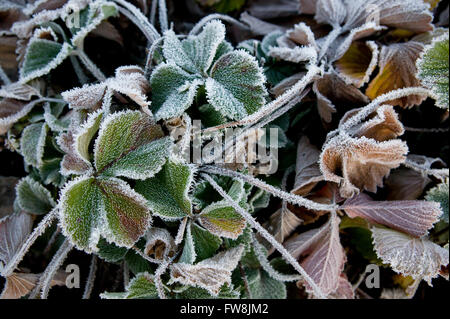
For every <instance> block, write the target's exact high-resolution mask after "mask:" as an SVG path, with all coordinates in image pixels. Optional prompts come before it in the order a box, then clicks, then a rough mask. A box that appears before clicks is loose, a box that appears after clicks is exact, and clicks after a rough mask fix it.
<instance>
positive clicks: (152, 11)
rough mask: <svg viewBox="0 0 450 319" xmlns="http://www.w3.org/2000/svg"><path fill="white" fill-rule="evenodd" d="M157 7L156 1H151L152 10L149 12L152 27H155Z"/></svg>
mask: <svg viewBox="0 0 450 319" xmlns="http://www.w3.org/2000/svg"><path fill="white" fill-rule="evenodd" d="M157 7H158V1H157V0H152V8H151V11H150V23H151V24H152V25H155V19H156V9H157Z"/></svg>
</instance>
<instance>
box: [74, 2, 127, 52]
mask: <svg viewBox="0 0 450 319" xmlns="http://www.w3.org/2000/svg"><path fill="white" fill-rule="evenodd" d="M118 12H119V10H118V8H117V6H116V5H115V3H114V2H109V1H103V0H100V1H93V2H90V3H89V5H88V7H86V8H83V9H82V10H79V11H78V12H76V13H72V14H79V16H80V18H79V19H80V22H81V23H80V26H79V27H70V31H71V32H72V38H71V39H70V41H71V43H72V44H74V45H75V46H77V47H82V46H83V40H84V38H85V37H86V36H87V35H88V34H89V33H90V32H92V31H93V30H94V29H95V28H96V27H97V26H98V25H100V24H101V22H102V21H104V20H106V19H108V18H109V17H111V16H116V15H118ZM66 19H67V18H66ZM70 19H71V17H70V16H69V17H68V19H67V21H66V24H68V22H69V21H70ZM70 22H72V21H70ZM71 24H73V23H70V24H68V27H69V26H70V25H71Z"/></svg>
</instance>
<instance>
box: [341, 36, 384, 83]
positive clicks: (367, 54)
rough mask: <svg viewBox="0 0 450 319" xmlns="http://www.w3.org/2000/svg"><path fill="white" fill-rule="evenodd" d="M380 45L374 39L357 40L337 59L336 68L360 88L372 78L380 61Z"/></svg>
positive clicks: (346, 79) (349, 81) (344, 77)
mask: <svg viewBox="0 0 450 319" xmlns="http://www.w3.org/2000/svg"><path fill="white" fill-rule="evenodd" d="M378 51H379V50H378V46H377V45H376V44H375V42H373V41H367V42H362V41H355V42H353V43H352V44H351V45H350V47H349V48H348V50H347V52H345V54H344V55H343V56H342V57H341V58H340V59H339V60H337V61H336V70H337V71H338V72H339V75H340V76H341V77H342V78H343V79H344V80H345V81H346V83H348V84H353V85H354V86H356V87H357V88H360V87H361V86H363V85H364V84H366V83H367V82H369V80H370V76H371V74H372V72H373V71H374V70H375V67H376V66H377V63H378V54H379V52H378Z"/></svg>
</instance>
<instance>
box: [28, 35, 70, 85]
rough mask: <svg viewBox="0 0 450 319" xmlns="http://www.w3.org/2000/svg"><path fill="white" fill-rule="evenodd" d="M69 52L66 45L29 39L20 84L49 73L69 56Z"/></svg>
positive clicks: (68, 46)
mask: <svg viewBox="0 0 450 319" xmlns="http://www.w3.org/2000/svg"><path fill="white" fill-rule="evenodd" d="M71 50H72V47H71V46H70V45H69V44H68V43H64V44H60V43H58V42H54V41H50V40H45V39H37V38H33V39H31V40H30V43H29V44H28V47H27V51H26V53H25V58H24V62H23V66H22V68H21V69H20V82H21V83H25V82H28V81H30V80H32V79H35V78H37V77H40V76H42V75H45V74H47V73H49V72H50V71H51V70H53V69H54V68H56V67H57V66H58V65H60V64H61V63H62V62H63V61H64V60H65V58H66V57H68V56H69V54H70V52H71Z"/></svg>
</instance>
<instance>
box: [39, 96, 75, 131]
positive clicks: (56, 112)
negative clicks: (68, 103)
mask: <svg viewBox="0 0 450 319" xmlns="http://www.w3.org/2000/svg"><path fill="white" fill-rule="evenodd" d="M50 105H51V104H50V103H45V104H44V119H45V123H47V125H48V126H49V128H50V130H51V131H53V132H63V131H66V130H67V129H68V128H69V126H70V122H71V118H72V116H73V113H72V112H70V111H69V112H68V113H67V114H65V115H63V116H61V118H58V117H59V116H60V115H61V112H60V111H62V108H61V107H60V105H62V107H64V105H65V103H64V104H56V105H55V104H54V106H53V107H52V106H50Z"/></svg>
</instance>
